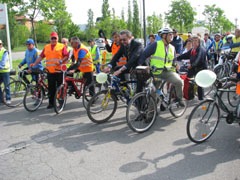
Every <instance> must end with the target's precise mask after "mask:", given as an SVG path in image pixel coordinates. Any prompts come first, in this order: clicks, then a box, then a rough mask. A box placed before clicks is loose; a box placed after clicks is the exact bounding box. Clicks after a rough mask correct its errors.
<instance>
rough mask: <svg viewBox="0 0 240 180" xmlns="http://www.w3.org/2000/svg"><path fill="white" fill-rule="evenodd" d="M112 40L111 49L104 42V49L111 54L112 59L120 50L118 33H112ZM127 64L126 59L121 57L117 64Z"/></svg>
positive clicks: (106, 42)
mask: <svg viewBox="0 0 240 180" xmlns="http://www.w3.org/2000/svg"><path fill="white" fill-rule="evenodd" d="M112 38H113V43H112V45H111V47H110V46H109V44H108V41H105V44H106V46H105V47H106V49H107V51H108V52H112V58H113V57H114V55H115V54H116V53H117V52H118V50H119V49H120V46H121V43H120V34H119V32H113V33H112ZM126 63H127V58H126V57H124V56H123V57H121V58H120V59H119V61H118V62H117V65H118V66H123V65H125V64H126Z"/></svg>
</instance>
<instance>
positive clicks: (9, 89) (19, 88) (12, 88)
mask: <svg viewBox="0 0 240 180" xmlns="http://www.w3.org/2000/svg"><path fill="white" fill-rule="evenodd" d="M25 93H26V85H25V84H24V83H23V82H21V81H12V82H10V83H9V84H8V85H7V86H6V87H5V88H4V90H3V93H2V94H3V98H2V99H3V103H4V104H5V105H6V106H8V107H16V106H19V105H20V104H22V103H23V98H24V94H25Z"/></svg>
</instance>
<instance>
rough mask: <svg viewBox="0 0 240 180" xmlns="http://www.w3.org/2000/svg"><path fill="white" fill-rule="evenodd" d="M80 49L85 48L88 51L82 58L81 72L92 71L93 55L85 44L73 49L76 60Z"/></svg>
mask: <svg viewBox="0 0 240 180" xmlns="http://www.w3.org/2000/svg"><path fill="white" fill-rule="evenodd" d="M80 50H85V51H86V52H87V53H86V55H85V57H84V58H83V59H82V61H81V63H80V66H79V68H78V69H79V70H80V71H81V72H92V71H93V60H92V56H91V54H90V52H89V50H88V49H87V48H86V47H85V46H84V45H83V44H81V46H80V48H78V49H73V55H74V58H75V60H76V61H77V60H78V53H79V51H80Z"/></svg>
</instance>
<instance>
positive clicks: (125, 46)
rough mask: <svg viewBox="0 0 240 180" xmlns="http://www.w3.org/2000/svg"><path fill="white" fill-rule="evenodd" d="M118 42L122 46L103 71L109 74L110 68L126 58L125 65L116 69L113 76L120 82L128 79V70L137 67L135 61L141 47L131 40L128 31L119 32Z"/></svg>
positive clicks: (138, 43)
mask: <svg viewBox="0 0 240 180" xmlns="http://www.w3.org/2000/svg"><path fill="white" fill-rule="evenodd" d="M120 42H121V43H122V45H121V46H120V48H119V50H118V52H117V53H116V54H115V55H114V56H113V58H112V60H111V62H110V63H109V65H108V67H107V68H105V70H104V71H105V72H109V71H110V70H111V69H112V68H115V67H116V66H117V62H119V59H120V58H121V57H123V56H125V57H127V63H126V64H125V65H124V66H121V67H117V69H118V70H117V71H115V72H114V74H113V75H114V76H119V78H120V79H121V80H127V79H129V72H130V69H132V68H134V67H136V66H137V61H138V59H139V57H140V55H141V53H142V52H143V45H142V44H141V43H140V42H138V41H136V40H135V39H134V38H133V36H132V32H131V31H129V30H123V31H121V32H120Z"/></svg>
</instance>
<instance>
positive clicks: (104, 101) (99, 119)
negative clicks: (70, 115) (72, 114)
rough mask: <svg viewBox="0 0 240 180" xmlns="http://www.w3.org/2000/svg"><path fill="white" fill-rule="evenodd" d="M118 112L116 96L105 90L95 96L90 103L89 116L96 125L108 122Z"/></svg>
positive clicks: (88, 107)
mask: <svg viewBox="0 0 240 180" xmlns="http://www.w3.org/2000/svg"><path fill="white" fill-rule="evenodd" d="M116 110H117V99H116V97H115V96H114V95H111V93H109V92H108V90H103V91H100V92H98V93H97V94H95V95H94V96H93V97H92V98H91V100H90V101H89V103H88V106H87V115H88V117H89V119H90V120H91V121H92V122H94V123H98V124H100V123H104V122H107V121H108V120H109V119H110V118H111V117H112V116H113V115H114V114H115V112H116Z"/></svg>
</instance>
